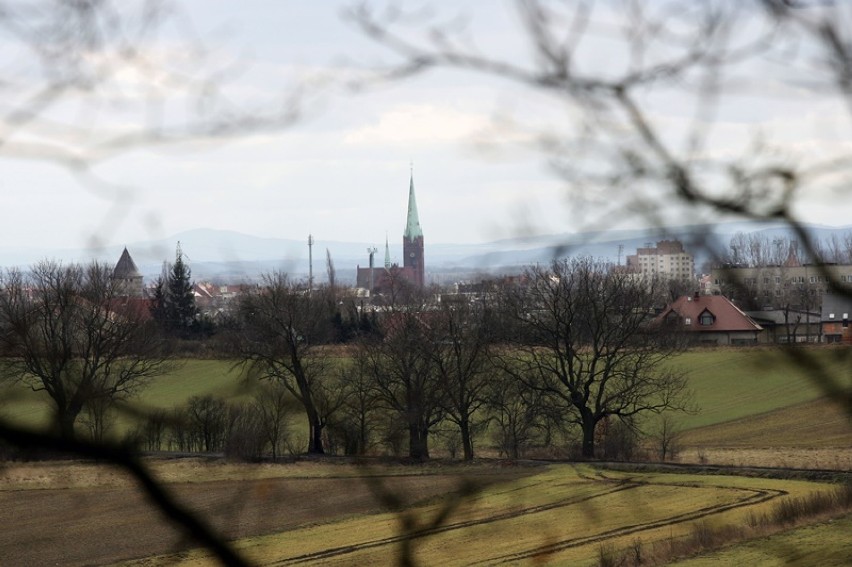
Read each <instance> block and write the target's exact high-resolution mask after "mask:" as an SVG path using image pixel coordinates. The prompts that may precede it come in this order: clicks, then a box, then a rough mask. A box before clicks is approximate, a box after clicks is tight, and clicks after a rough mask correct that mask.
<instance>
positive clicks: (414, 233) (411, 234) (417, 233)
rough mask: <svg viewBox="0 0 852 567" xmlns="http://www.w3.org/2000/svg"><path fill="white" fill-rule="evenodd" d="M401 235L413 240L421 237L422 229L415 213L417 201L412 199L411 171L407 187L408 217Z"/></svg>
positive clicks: (412, 178) (412, 176) (412, 179)
mask: <svg viewBox="0 0 852 567" xmlns="http://www.w3.org/2000/svg"><path fill="white" fill-rule="evenodd" d="M403 236H404V237H405V238H407V239H409V240H414V239H415V238H417V237H420V238H422V237H423V230H422V229H421V228H420V217H419V216H418V215H417V201H416V200H415V199H414V173H413V172H412V173H411V183H410V184H409V187H408V219H407V221H406V223H405V232H404V233H403Z"/></svg>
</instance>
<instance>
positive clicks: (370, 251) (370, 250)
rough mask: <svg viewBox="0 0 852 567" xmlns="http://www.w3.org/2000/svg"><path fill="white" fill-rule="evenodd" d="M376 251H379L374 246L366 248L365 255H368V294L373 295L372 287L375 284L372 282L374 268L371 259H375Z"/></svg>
mask: <svg viewBox="0 0 852 567" xmlns="http://www.w3.org/2000/svg"><path fill="white" fill-rule="evenodd" d="M378 251H379V249H378V248H376V247H375V246H372V247H370V248H367V254H369V255H370V293H373V285H374V284H375V282H374V280H373V266H374V262H373V258H374V257H375V255H376V252H378Z"/></svg>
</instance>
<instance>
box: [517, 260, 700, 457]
mask: <svg viewBox="0 0 852 567" xmlns="http://www.w3.org/2000/svg"><path fill="white" fill-rule="evenodd" d="M526 277H527V278H528V280H529V283H528V285H526V286H525V287H519V288H514V289H510V290H507V297H506V298H505V301H504V305H505V308H506V309H507V310H508V312H509V313H510V314H511V316H512V317H514V318H515V320H516V321H517V323H518V324H519V326H521V327H522V328H524V330H525V332H524V333H523V334H522V335H520V336H521V337H523V338H524V340H523V341H518V342H517V343H516V344H514V345H512V348H507V349H505V350H504V352H503V354H502V359H503V364H502V366H503V368H504V369H505V370H506V371H507V372H510V373H512V374H513V375H514V376H515V378H516V379H517V380H519V381H521V382H522V383H524V384H525V385H526V386H527V387H528V388H533V389H537V390H541V391H543V392H547V393H549V394H552V395H554V396H556V397H557V398H559V399H561V401H562V402H563V403H564V404H565V405H566V406H568V407H571V408H573V411H572V412H570V413H568V414H567V415H565V416H564V419H565V420H567V421H572V422H575V423H576V424H577V425H579V426H580V428H581V429H582V433H583V444H582V453H583V456H584V457H587V458H591V457H594V456H595V428H596V426H597V425H598V423H600V422H601V421H602V420H604V419H606V418H608V417H613V418H619V419H621V420H628V419H631V418H633V417H634V416H637V415H640V414H643V413H659V412H661V411H663V410H668V409H673V410H683V409H687V408H688V407H689V401H690V400H689V391H688V389H687V383H686V378H685V375H684V374H683V373H682V372H678V371H676V370H673V369H671V368H667V367H664V366H663V363H664V362H665V361H667V360H668V359H670V358H671V357H672V356H673V355H675V354H677V353H678V352H680V351H681V350H682V348H683V345H684V343H683V342H682V341H681V340H679V338H678V337H677V336H676V335H675V334H673V333H671V332H668V331H667V330H666V329H664V328H662V327H660V326H651V325H650V324H649V321H650V317H649V313H648V306H649V305H652V304H653V301H652V300H653V298H654V297H655V296H656V292H655V290H654V289H653V288H654V286H656V285H659V284H658V282H657V280H651V281H648V280H638V279H635V278H633V277H632V276H631V274H628V273H625V272H623V271H621V270H613V269H612V266H610V265H607V264H603V263H599V262H595V261H594V260H592V259H591V258H580V259H574V260H562V261H554V262H553V264H552V265H551V266H550V268H531V269H529V270H528V271H527V272H526Z"/></svg>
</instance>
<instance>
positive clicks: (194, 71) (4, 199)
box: [0, 0, 852, 248]
mask: <svg viewBox="0 0 852 567" xmlns="http://www.w3.org/2000/svg"><path fill="white" fill-rule="evenodd" d="M354 4H355V3H354V2H346V1H337V0H334V1H331V0H329V1H323V2H307V1H297V0H278V1H276V2H268V1H264V0H242V1H241V2H231V1H228V0H186V1H184V2H180V3H178V4H177V5H176V6H177V9H176V11H175V13H174V14H172V15H171V16H170V18H169V19H167V20H166V21H165V22H164V23H163V24H162V26H161V29H160V30H159V33H158V34H157V35H156V36H155V37H151V38H148V39H146V40H145V41H142V42H140V44H139V47H140V53H141V56H142V58H143V59H144V61H145V66H144V67H142V66H140V67H141V70H140V68H137V67H134V66H127V67H123V66H121V65H122V64H119V65H117V66H114V67H112V73H113V75H112V77H111V79H110V80H109V82H108V85H107V86H106V87H104V88H102V89H99V90H98V92H97V96H95V97H91V96H89V98H88V99H87V96H88V95H87V94H86V93H80V92H71V93H69V94H67V95H66V96H64V97H63V98H61V99H59V100H57V101H55V103H53V104H52V105H49V106H46V108H45V109H44V110H42V111H41V112H40V114H39V116H38V118H36V119H33V120H32V121H30V122H27V123H25V124H24V125H23V126H15V127H14V128H12V127H10V126H9V124H8V123H7V124H5V125H4V127H3V130H2V133H3V134H4V136H3V137H0V140H3V141H4V142H5V143H4V144H2V145H0V167H2V172H3V173H2V175H0V247H2V248H18V247H39V248H78V247H83V246H86V245H89V244H94V243H98V244H111V245H121V244H130V243H133V242H138V241H145V240H152V239H161V238H165V237H168V236H170V235H173V234H177V233H179V232H181V231H185V230H190V229H195V228H202V227H204V228H214V229H223V230H231V231H237V232H241V233H245V234H250V235H254V236H261V237H280V238H293V239H305V238H306V237H307V235H308V234H309V233H311V234H313V235H314V237H315V238H320V239H323V240H339V241H356V242H371V243H376V244H378V245H381V244H382V243H383V242H384V239H385V237H386V235H388V237H389V238H390V239H391V240H394V241H395V240H398V239H399V238H400V236H401V234H402V231H403V228H404V223H405V209H406V201H407V196H408V185H409V176H410V175H412V172H413V178H414V184H415V188H416V193H417V201H418V203H417V204H418V209H419V212H420V221H421V225H422V227H423V231H424V234H425V238H426V240H427V242H436V243H437V242H440V243H476V242H486V241H492V240H498V239H501V238H507V237H510V236H516V235H518V234H529V233H537V234H549V233H562V232H576V231H584V230H597V229H600V228H602V227H613V228H632V227H634V226H636V225H638V224H641V223H642V222H643V221H642V220H640V219H638V218H636V217H635V216H631V214H629V213H628V212H627V211H625V210H624V209H623V203H621V202H619V200H613V199H612V197H611V196H608V195H601V196H596V195H593V194H592V192H591V191H590V192H589V194H588V195H586V196H587V197H588V201H589V202H588V203H587V207H586V208H583V209H582V210H581V209H579V203H578V200H577V199H576V198H575V197H576V193H568V191H567V189H566V182H565V181H564V180H563V179H560V177H559V176H558V175H557V174H556V173H555V171H554V169H553V167H552V163H551V162H550V160H549V159H548V156H547V155H546V154H544V153H543V152H542V151H540V150H539V148H538V147H537V146H536V144H535V140H537V139H538V138H536V134H541V133H542V132H544V133H548V134H549V135H551V136H556V137H560V136H562V137H566V138H569V137H571V136H573V134H574V133H575V132H573V131H572V130H571V129H572V128H575V127H576V121H575V120H574V119H575V118H576V117H575V116H573V115H572V111H571V110H570V109H567V108H566V107H565V105H563V104H561V103H560V101H559V100H556V99H554V97H552V96H550V95H547V94H543V93H541V92H536V91H535V90H530V89H526V88H523V87H520V86H518V85H514V84H512V83H511V82H510V81H506V80H501V79H497V78H493V77H489V76H486V75H483V74H477V73H472V72H465V71H454V70H436V71H432V72H428V73H425V74H422V75H416V76H413V77H409V78H405V79H399V80H394V81H390V82H383V83H380V84H373V83H366V86H365V83H363V82H361V83H359V84H360V85H361V88H359V89H352V88H351V84H352V81H353V80H363V77H364V69H366V68H368V67H374V66H376V65H380V64H383V63H389V62H393V61H395V60H396V59H395V58H394V56H393V54H392V53H390V52H389V51H388V50H387V49H386V48H384V47H382V46H380V45H377V44H376V43H375V42H373V41H372V40H370V39H369V38H367V37H366V36H365V34H364V33H363V32H361V31H360V30H359V29H358V28H357V26H355V25H354V24H353V23H352V22H351V21H347V18H346V17H344V16H343V13H344V11H345V9H346V8H347V6H352V5H354ZM384 4H385V3H381V2H380V3H378V5H380V6H381V5H384ZM421 5H424V3H423V2H419V3H415V4H414V6H415V7H416V6H421ZM434 5H435V6H437V7H438V9H437V10H436V11H437V13H438V14H439V16H438V18H439V19H440V18H443V19H442V20H441V21H446V22H450V24H449V25H450V26H451V27H452V28H453V29H457V30H461V31H460V33H461V34H462V36H463V37H465V38H468V39H470V40H471V41H472V42H475V45H476V46H477V48H478V49H481V50H482V51H483V52H487V53H492V54H495V55H496V56H497V57H498V58H500V59H503V60H506V61H515V62H523V61H525V60H529V57H530V55H529V53H530V52H529V49H528V46H527V45H526V44H525V43H524V42H523V35H522V34H521V33H519V29H520V28H519V22H518V15H517V12H516V11H515V10H514V9H513V8H512V6H511V4H510V3H508V2H505V1H504V2H493V1H490V0H489V1H484V0H483V1H475V0H469V1H466V2H453V3H443V2H435V3H434ZM448 8H451V9H448ZM415 11H416V10H415ZM430 14H432V12H428V11H427V12H425V16H423V17H427V16H429V15H430ZM422 15H423V14H421V16H422ZM457 15H460V18H458V19H456V18H455V16H457ZM611 17H612V14H609V13H604V14H603V15H602V16H601V17H600V18H601V20H602V21H603V23H604V24H606V23H607V21H608V20H609V18H611ZM599 30H603V31H600V33H598V31H599ZM599 30H598V31H596V32H595V33H592V34H590V35H591V36H592V39H591V40H590V41H588V42H586V44H584V47H582V48H580V49H578V51H577V55H576V57H577V59H578V60H579V63H578V64H579V65H580V66H581V68H583V69H586V70H598V69H600V70H601V72H603V73H606V72H609V69H613V72H615V70H617V69H619V68H621V67H623V65H624V61H623V59H624V57H625V55H624V54H625V52H624V49H623V46H618V45H616V43H617V42H615V41H614V40H611V38H610V37H609V36H608V35H607V32H606V25H602V26H601V27H600V28H599ZM12 41H14V40H13V39H11V38H10V37H9V36H8V34H6V35H4V36H3V37H2V38H0V47H2V43H7V44H9V42H12ZM7 47H8V45H7ZM0 51H2V52H4V53H6V54H7V55H6V56H4V58H3V63H4V66H3V67H2V68H4V69H6V74H7V76H9V77H14V80H13V81H7V83H10V84H12V86H15V85H19V88H17V90H13V89H10V88H8V86H5V85H4V86H3V87H2V88H0V110H2V112H3V115H4V116H8V115H9V113H10V112H12V111H13V110H14V109H15V108H17V107H19V106H20V105H21V101H27V100H31V99H27V98H24V97H25V96H30V95H29V93H31V92H34V90H35V89H34V88H33V89H28V87H32V84H30V83H37V82H38V80H39V76H38V74H37V72H36V71H35V70H33V67H32V66H28V65H26V64H25V62H19V61H16V58H17V57H21V58H22V61H25V59H24V55H25V54H26V50H23V51H22V50H20V49H18V50H17V51H15V50H10V49H8V48H7V49H4V50H0ZM98 57H99V55H98V54H88V56H87V58H86V60H85V61H84V63H85V64H86V65H92V66H94V65H96V64H100V63H104V64H105V65H109V64H111V63H112V62H111V61H109V60H108V57H103V61H100V60H98ZM738 72H741V75H742V76H743V77H747V78H748V77H749V76H750V73H749V70H748V69H742V70H738ZM788 72H789V73H791V75H790V76H788V75H787V73H788ZM792 74H794V73H793V72H792V71H789V70H788V69H785V66H784V65H783V64H776V65H775V66H774V67H773V66H772V65H771V64H770V65H769V66H768V70H767V72H766V74H765V76H763V77H762V78H761V80H765V81H766V83H765V84H764V85H762V86H761V91H760V92H761V95H760V96H754V95H752V94H747V95H743V96H736V97H734V99H733V100H732V101H730V102H725V104H724V105H721V106H720V109H719V114H718V115H717V116H715V117H714V128H713V131H712V135H711V139H710V142H709V143H708V147H707V148H706V149H705V151H706V152H707V153H708V155H711V156H715V157H719V156H722V157H728V156H732V155H733V156H735V155H737V153H738V152H745V151H746V150H747V148H749V147H752V146H753V145H754V143H755V140H763V139H768V140H770V141H771V142H772V143H773V144H779V145H780V148H781V149H776V148H775V147H774V146H772V151H777V152H782V153H783V152H790V155H791V156H792V157H791V159H792V158H795V159H804V160H810V159H817V158H820V157H824V156H826V155H830V154H838V155H842V154H843V153H844V152H848V151H850V150H852V137H850V136H849V133H850V128H849V126H850V125H849V123H848V122H849V112H848V111H847V110H846V109H845V108H843V107H842V106H840V105H839V102H838V101H837V100H835V99H834V98H832V97H830V96H824V95H819V94H818V92H817V91H818V90H819V88H822V86H821V85H820V86H818V87H813V86H808V85H805V86H802V85H801V84H797V83H796V82H795V81H792V80H787V79H789V78H790V77H791V76H792ZM751 78H752V79H753V78H754V76H753V75H751ZM200 79H210V81H208V82H205V83H202V82H200ZM187 85H189V87H187ZM210 85H214V86H215V87H216V89H211V93H217V94H216V95H214V94H209V95H207V94H205V95H204V96H199V93H202V94H204V93H206V92H207V91H206V90H204V89H203V88H202V87H204V88H208V87H209V86H210ZM187 89H191V90H187ZM187 92H189V93H190V95H187ZM22 93H23V94H22ZM767 93H768V94H767ZM89 94H91V93H89ZM92 98H95V99H96V100H95V102H92V100H91V99H92ZM152 100H155V102H154V103H152V102H151V101H152ZM290 100H298V101H299V104H300V112H299V115H298V119H296V120H295V121H294V122H292V123H290V122H289V121H286V124H276V123H274V122H273V121H270V123H269V124H268V125H267V126H263V127H260V128H257V129H256V131H253V132H251V133H248V134H245V133H244V132H238V133H237V134H236V135H233V136H227V137H224V138H218V139H216V140H206V141H199V140H197V139H193V141H192V142H191V143H180V144H177V143H167V144H163V143H157V142H155V141H148V142H143V143H131V144H127V145H126V146H122V148H121V150H120V151H109V152H107V153H104V154H103V155H101V154H99V153H98V151H99V147H100V146H98V144H97V140H99V139H111V138H110V136H112V135H120V134H122V133H125V132H128V131H134V129H138V128H139V127H140V125H141V127H146V126H151V125H159V124H171V123H172V121H175V122H180V121H183V120H185V119H187V118H188V119H197V117H198V116H203V117H210V116H214V117H216V119H217V120H218V119H221V118H222V117H225V116H228V115H229V113H233V114H234V115H235V116H240V115H241V114H240V113H242V112H245V111H247V110H248V111H265V109H269V108H271V107H273V108H278V107H282V106H283V107H284V108H287V106H286V103H282V101H290ZM684 100H685V99H684V97H683V94H682V93H678V92H675V91H672V92H663V93H661V94H660V95H659V96H658V97H657V98H656V99H655V100H654V101H653V102H652V103H651V108H652V109H653V112H652V113H651V116H652V118H653V119H654V120H655V121H657V122H658V123H659V124H662V125H663V131H664V132H665V133H666V136H671V140H672V142H673V143H674V141H675V140H676V139H677V137H678V136H681V135H685V134H684V133H685V131H686V130H685V129H686V125H687V124H689V123H690V121H691V120H692V118H693V115H692V110H691V107H690V106H689V105H688V104H686V103H685V102H684ZM28 144H29V146H28ZM768 145H770V146H771V144H768ZM31 146H32V147H35V150H32V149H31ZM39 148H42V149H41V150H40V149H39ZM44 148H46V149H44ZM79 148H84V149H85V150H87V151H92V152H94V153H95V154H97V155H98V156H99V157H101V158H102V159H98V160H96V161H94V162H92V163H91V164H90V166H89V167H86V168H82V167H78V166H69V165H68V160H67V159H59V158H56V157H53V156H54V153H52V152H54V150H55V152H56V155H60V156H67V155H69V153H70V154H74V152H77V151H78V150H79ZM575 150H576V154H575V153H570V152H568V153H569V158H570V159H574V160H580V159H588V160H590V161H591V162H592V163H594V160H596V159H600V157H595V156H592V157H589V155H588V152H587V151H586V150H588V148H577V147H576V146H573V147H572V150H571V151H575ZM80 151H82V150H80ZM563 158H565V157H564V155H563ZM569 158H565V159H569ZM631 190H634V189H633V188H630V187H628V188H626V189H625V191H631ZM635 190H636V191H639V190H648V191H653V189H642V188H640V187H638V186H637V187H636V188H635ZM796 206H797V209H796V211H797V212H798V213H799V214H800V216H801V217H802V218H803V219H804V220H807V221H809V222H816V223H820V224H824V225H830V226H842V225H849V224H852V199H850V198H849V194H848V191H847V190H846V188H845V184H844V183H843V182H837V180H834V182H833V183H832V182H826V183H825V184H824V186H819V187H817V188H816V189H814V190H813V191H812V192H811V193H809V194H808V195H806V196H805V197H804V198H802V199H800V202H798V203H797V205H796ZM661 212H663V211H661ZM665 214H666V215H667V218H668V219H669V220H670V222H672V223H675V224H690V223H693V222H704V221H707V220H712V219H713V218H714V217H713V216H705V215H702V214H699V213H697V212H695V211H684V210H682V209H677V210H673V211H671V212H665Z"/></svg>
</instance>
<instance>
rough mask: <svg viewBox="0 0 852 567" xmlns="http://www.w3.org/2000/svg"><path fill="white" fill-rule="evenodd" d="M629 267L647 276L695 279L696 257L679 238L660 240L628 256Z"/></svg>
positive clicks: (680, 279)
mask: <svg viewBox="0 0 852 567" xmlns="http://www.w3.org/2000/svg"><path fill="white" fill-rule="evenodd" d="M627 269H628V270H629V271H630V272H632V273H635V274H639V275H641V276H643V277H647V278H653V277H662V278H666V279H673V280H678V281H682V282H692V281H694V280H695V259H694V258H693V256H692V254H690V253H689V252H687V251H686V250H684V248H683V243H682V242H680V241H679V240H660V241H659V242H657V245H656V246H646V247H644V248H637V249H636V254H631V255H628V256H627Z"/></svg>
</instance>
